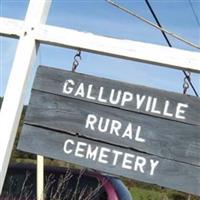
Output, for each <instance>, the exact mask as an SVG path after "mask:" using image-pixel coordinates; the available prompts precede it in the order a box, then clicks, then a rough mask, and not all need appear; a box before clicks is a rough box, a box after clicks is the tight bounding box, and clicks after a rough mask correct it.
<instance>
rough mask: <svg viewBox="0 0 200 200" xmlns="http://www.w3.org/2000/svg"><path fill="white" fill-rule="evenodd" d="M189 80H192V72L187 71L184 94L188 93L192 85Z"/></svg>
mask: <svg viewBox="0 0 200 200" xmlns="http://www.w3.org/2000/svg"><path fill="white" fill-rule="evenodd" d="M189 81H191V72H186V76H185V78H184V82H183V94H186V93H187V90H188V89H189V87H190V85H189Z"/></svg>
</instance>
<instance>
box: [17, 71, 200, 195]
mask: <svg viewBox="0 0 200 200" xmlns="http://www.w3.org/2000/svg"><path fill="white" fill-rule="evenodd" d="M199 128H200V101H199V99H198V98H195V97H191V96H186V95H180V94H176V93H172V92H166V91H161V90H157V89H152V88H148V87H143V86H137V85H133V84H128V83H122V82H118V81H113V80H108V79H103V78H97V77H94V76H89V75H84V74H79V73H73V72H66V71H63V70H58V69H53V68H48V67H39V69H38V71H37V74H36V79H35V81H34V86H33V90H32V96H31V100H30V105H29V107H28V110H27V114H26V117H25V124H24V127H23V129H22V134H21V137H20V141H19V145H18V148H19V149H21V150H23V151H27V152H31V153H35V154H41V155H44V156H47V157H51V158H55V159H60V160H64V161H67V162H72V163H75V164H79V165H83V166H85V167H89V168H94V169H96V170H99V171H105V172H108V173H112V174H115V175H120V176H125V177H128V178H133V179H136V180H140V181H145V182H148V183H154V184H158V185H161V186H164V187H168V188H172V189H176V190H179V191H184V192H188V193H192V194H196V195H200V189H199V188H200V148H199V147H200V133H199Z"/></svg>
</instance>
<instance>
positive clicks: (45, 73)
mask: <svg viewBox="0 0 200 200" xmlns="http://www.w3.org/2000/svg"><path fill="white" fill-rule="evenodd" d="M69 79H73V80H74V81H75V83H76V85H75V86H74V91H75V90H76V89H77V86H78V85H79V84H80V83H82V82H83V83H84V85H85V88H87V86H88V85H89V84H92V85H93V90H92V95H93V96H98V91H99V88H100V87H101V86H102V87H104V94H103V95H104V98H105V99H108V98H109V95H110V91H111V89H115V90H116V91H117V90H121V91H122V92H124V91H129V92H131V93H133V95H134V96H135V95H136V94H139V95H141V96H142V95H146V96H151V97H155V98H157V99H158V104H157V109H158V110H162V109H163V107H164V104H165V101H166V100H168V101H169V102H170V106H169V112H174V110H175V109H176V105H177V103H178V102H180V103H184V104H188V108H187V109H186V112H185V119H177V118H175V117H174V116H173V117H168V116H163V115H160V114H156V113H152V112H151V113H150V112H147V111H146V110H145V105H146V104H143V105H142V106H141V108H140V109H137V108H136V103H135V99H134V101H131V102H128V103H126V104H125V106H121V105H113V104H111V103H109V102H107V103H103V102H99V101H97V100H91V99H87V98H82V97H80V96H74V95H73V92H72V93H71V94H68V95H66V94H63V92H62V91H63V85H64V83H65V81H66V80H69ZM33 88H34V89H36V90H41V91H45V92H49V93H53V94H57V95H61V96H69V97H72V98H78V99H82V100H84V101H90V102H95V103H97V104H103V105H105V106H112V107H120V108H121V109H124V110H129V111H134V112H139V113H145V114H148V115H152V116H158V117H162V118H166V119H170V120H175V121H180V122H184V123H188V124H195V125H200V99H199V98H197V97H193V96H187V95H182V94H178V93H174V92H167V91H163V90H158V89H153V88H149V87H144V86H138V85H134V84H128V83H123V82H119V81H114V80H109V79H104V78H98V77H94V76H90V75H85V74H79V73H73V72H68V71H66V70H60V69H53V68H48V67H39V68H38V71H37V74H36V79H35V82H34V86H33ZM85 90H86V89H85Z"/></svg>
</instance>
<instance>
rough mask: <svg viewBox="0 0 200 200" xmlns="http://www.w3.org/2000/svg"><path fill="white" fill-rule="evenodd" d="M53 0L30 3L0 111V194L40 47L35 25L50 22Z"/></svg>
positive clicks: (37, 0)
mask: <svg viewBox="0 0 200 200" xmlns="http://www.w3.org/2000/svg"><path fill="white" fill-rule="evenodd" d="M50 5H51V0H30V3H29V7H28V11H27V14H26V17H25V21H24V27H23V29H22V31H21V35H20V39H19V41H18V46H17V50H16V54H15V58H14V62H13V66H12V70H11V73H10V76H9V80H8V84H7V88H6V92H5V95H4V100H3V104H2V107H1V112H0V128H1V134H0V193H1V191H2V187H3V182H4V179H5V175H6V171H7V167H8V163H9V160H10V155H11V152H12V148H13V143H14V140H15V136H16V132H17V128H18V124H19V120H20V116H21V112H22V109H23V103H24V98H25V93H26V87H27V85H28V77H29V76H30V73H31V69H32V66H33V63H34V59H35V56H36V53H37V47H38V45H37V44H36V42H35V39H34V37H33V32H34V29H35V26H36V25H37V24H38V23H44V22H45V21H46V19H47V15H48V11H49V8H50Z"/></svg>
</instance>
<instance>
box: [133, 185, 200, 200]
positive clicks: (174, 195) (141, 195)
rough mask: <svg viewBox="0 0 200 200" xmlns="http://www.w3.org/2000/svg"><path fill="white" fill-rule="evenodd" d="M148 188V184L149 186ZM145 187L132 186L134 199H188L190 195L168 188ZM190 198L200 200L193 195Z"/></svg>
mask: <svg viewBox="0 0 200 200" xmlns="http://www.w3.org/2000/svg"><path fill="white" fill-rule="evenodd" d="M147 188H148V186H147ZM147 188H143V187H142V186H140V185H139V184H138V185H137V186H134V187H131V188H130V189H129V191H130V192H131V194H132V197H133V198H134V200H188V195H187V194H184V193H181V192H176V191H173V190H168V189H160V190H158V189H153V188H151V185H149V189H147ZM190 200H200V197H195V196H191V199H190Z"/></svg>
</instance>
